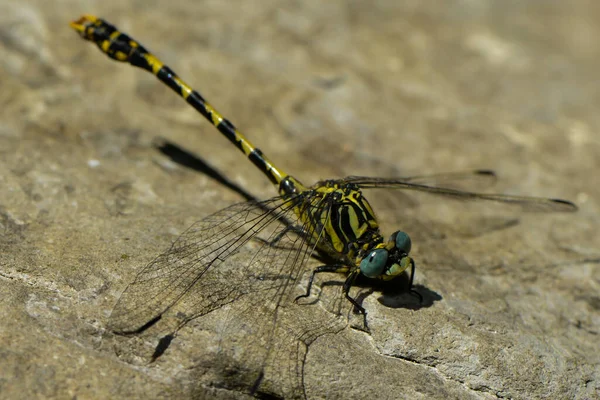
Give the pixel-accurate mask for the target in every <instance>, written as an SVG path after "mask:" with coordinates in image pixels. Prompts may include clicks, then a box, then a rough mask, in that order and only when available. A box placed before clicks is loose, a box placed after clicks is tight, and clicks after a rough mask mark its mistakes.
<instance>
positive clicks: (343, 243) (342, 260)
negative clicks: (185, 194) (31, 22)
mask: <svg viewBox="0 0 600 400" xmlns="http://www.w3.org/2000/svg"><path fill="white" fill-rule="evenodd" d="M70 26H71V27H72V28H73V29H74V30H75V31H76V32H77V33H79V35H80V36H81V37H82V38H83V39H85V40H87V41H90V42H92V43H95V44H96V45H97V47H98V48H99V49H100V50H101V51H102V53H104V54H105V55H107V56H108V57H110V58H111V59H113V60H116V61H119V62H124V63H129V64H131V65H132V66H135V67H138V68H141V69H144V70H146V71H148V72H150V73H152V74H153V75H155V76H156V77H157V78H158V79H159V80H160V81H161V82H163V83H164V84H165V85H167V86H168V87H169V88H171V89H172V90H173V91H174V92H175V93H177V94H178V95H179V96H181V97H182V98H183V99H184V100H185V101H186V102H187V103H188V104H189V105H191V106H192V107H193V108H194V109H195V110H196V111H198V112H199V113H200V114H201V115H203V116H204V117H205V118H206V119H207V120H208V121H209V122H210V123H211V124H212V125H214V126H215V127H216V128H217V130H218V131H219V132H221V134H222V135H223V136H225V137H226V138H227V139H228V140H229V141H230V142H231V143H232V144H233V145H234V146H235V147H237V148H238V149H239V150H240V151H241V152H242V153H243V154H244V155H245V156H246V157H247V158H248V159H249V160H250V161H251V162H252V164H254V165H255V166H256V167H257V168H258V169H259V170H260V171H261V172H262V173H263V174H264V175H265V176H266V177H267V179H269V180H270V182H271V183H272V184H273V185H274V186H275V188H276V189H277V191H278V195H277V196H276V197H273V198H271V199H268V200H265V201H247V202H243V203H239V204H235V205H232V206H230V207H228V208H225V209H223V210H221V211H218V212H216V213H215V214H212V215H209V216H207V217H205V218H204V219H202V220H200V221H198V222H196V223H195V224H194V225H192V226H191V227H190V228H188V229H187V230H186V231H185V232H184V233H182V234H181V235H180V236H179V238H177V239H176V241H175V242H174V243H173V244H172V245H171V246H170V247H169V248H168V249H167V250H166V251H165V252H163V253H162V254H160V255H159V256H158V257H156V258H155V259H154V260H153V261H151V262H150V263H149V264H148V265H146V266H145V267H144V268H142V269H141V270H140V271H139V272H138V274H137V276H136V278H135V280H134V281H133V282H131V283H130V284H129V285H128V286H127V288H126V289H125V291H124V292H123V294H122V295H121V296H120V298H119V300H118V302H117V304H116V305H115V307H114V309H113V311H112V314H111V316H110V318H109V322H108V329H109V330H110V331H112V332H113V333H115V334H117V335H138V334H142V333H143V332H145V331H147V330H149V329H151V327H153V326H154V325H155V324H157V323H159V322H164V321H163V320H165V321H166V320H167V319H168V317H170V316H171V317H172V316H175V317H174V318H172V319H173V321H172V322H169V323H166V324H165V328H163V329H164V331H165V332H170V334H171V335H167V336H166V337H172V334H174V333H175V332H177V331H178V330H179V329H181V328H182V327H183V326H184V325H186V324H187V323H189V322H190V321H191V320H194V319H196V318H198V317H201V316H204V315H207V314H210V313H212V312H214V311H216V310H218V309H221V308H222V307H225V306H227V305H229V304H233V303H236V302H242V303H243V304H244V306H243V307H242V309H243V310H244V311H245V312H247V313H250V314H251V315H252V316H253V318H254V319H255V320H256V321H258V323H260V324H261V328H260V329H259V330H258V331H259V334H260V335H263V336H265V337H264V338H263V340H265V342H264V343H266V346H265V351H264V353H263V359H264V361H263V363H262V364H261V365H262V367H261V368H262V369H261V371H260V372H259V373H258V374H257V375H258V376H257V377H256V379H255V380H254V383H253V384H252V385H251V388H249V391H250V392H251V393H256V391H257V390H258V388H259V387H260V386H261V385H262V384H263V380H264V379H265V376H264V370H265V368H267V367H266V366H267V364H268V361H267V359H269V357H271V355H272V354H274V353H276V350H275V349H276V346H275V345H274V344H273V343H274V340H275V339H274V338H275V336H276V332H277V329H278V324H279V323H280V320H282V318H280V315H283V314H285V313H287V312H288V311H289V310H292V309H298V307H295V305H298V304H299V303H301V302H302V299H307V298H309V299H310V298H311V291H312V289H313V284H314V282H315V277H316V276H317V275H319V274H324V273H335V274H343V275H344V276H345V279H344V280H343V284H342V285H341V289H340V290H339V294H338V296H339V298H340V299H345V300H344V301H348V302H349V304H350V305H351V306H352V307H353V309H354V311H355V313H357V314H361V315H363V316H364V317H365V318H364V321H365V326H366V310H365V309H364V307H363V306H362V305H361V304H360V303H359V301H357V300H356V299H355V298H354V297H352V296H351V295H350V289H351V287H352V286H353V284H355V282H356V280H357V278H359V277H360V276H362V277H366V278H368V279H371V280H373V281H383V282H393V281H395V280H397V279H398V278H399V277H400V276H406V275H408V292H409V293H412V294H414V295H415V296H416V297H417V298H418V299H419V301H422V297H421V295H420V294H419V292H418V291H416V290H415V289H414V288H413V282H414V277H415V265H416V263H415V260H414V259H413V257H412V256H411V255H410V253H411V247H412V242H411V238H410V236H409V235H408V233H406V232H404V231H401V230H397V231H395V232H394V233H392V234H391V235H390V236H389V237H387V238H386V237H385V236H384V235H383V234H382V233H381V232H380V229H379V222H378V220H377V217H376V214H375V212H374V211H373V208H372V207H371V204H370V203H369V201H368V200H367V198H366V197H365V195H364V194H363V191H364V190H368V189H375V188H383V189H395V190H398V189H399V190H408V191H417V192H425V193H430V194H433V195H438V196H442V197H446V198H454V199H462V200H484V201H491V202H498V203H506V204H511V205H516V206H520V207H523V208H525V209H528V210H533V211H544V212H573V211H576V210H577V207H576V205H575V204H573V203H571V202H569V201H566V200H560V199H552V198H538V197H527V196H513V195H505V194H493V193H492V194H490V193H480V192H471V191H464V190H460V189H457V188H453V184H454V183H456V182H461V181H465V180H467V181H468V180H471V179H477V178H484V179H486V178H494V177H495V174H494V172H493V171H490V170H474V171H468V172H457V173H442V174H437V175H427V176H421V175H420V176H411V177H401V178H379V177H363V176H349V177H346V178H342V179H329V180H323V181H319V182H317V183H315V184H314V185H312V186H305V185H304V184H303V183H302V182H300V180H298V179H296V178H294V177H293V176H292V175H289V174H287V173H285V172H284V171H283V170H282V169H281V168H279V167H278V166H276V165H275V164H274V163H273V162H272V161H271V160H270V159H269V158H267V156H266V155H265V154H264V153H263V152H262V151H261V150H260V149H259V148H257V147H255V146H254V145H253V144H252V143H251V142H250V141H249V140H248V138H246V136H244V135H243V134H242V133H241V132H240V131H239V130H238V129H237V128H236V127H235V126H234V125H233V123H231V122H230V121H229V120H228V119H226V118H224V117H223V116H222V115H221V114H220V113H219V112H218V111H217V110H216V109H215V108H214V107H213V106H212V105H211V104H210V103H208V102H207V101H206V100H205V98H204V97H203V96H202V95H201V94H200V93H199V92H198V91H196V90H194V89H192V87H191V86H189V85H188V84H187V83H185V82H184V81H183V80H182V79H181V78H180V77H179V76H178V75H177V74H176V73H175V72H174V71H173V70H172V69H171V68H169V67H168V66H167V65H165V64H164V63H163V62H162V61H161V60H160V59H159V58H158V57H156V56H155V55H154V54H152V53H151V52H149V51H148V50H147V49H146V48H145V47H144V46H142V45H141V44H140V43H139V42H138V41H136V40H135V39H133V38H131V37H130V36H128V35H127V34H125V33H123V32H121V31H120V30H119V29H117V28H116V27H115V26H113V25H111V24H110V23H109V22H107V21H105V20H103V19H101V18H98V17H95V16H93V15H83V16H82V17H81V18H80V19H78V20H76V21H73V22H71V24H70ZM247 248H249V249H250V250H247V251H246V252H244V249H247ZM240 254H242V256H243V257H247V259H239V257H240ZM243 257H242V258H243ZM314 257H317V258H318V259H321V260H324V263H323V265H320V266H318V267H316V268H312V269H310V268H309V262H308V260H309V259H311V258H314ZM233 259H236V261H235V262H231V260H233ZM303 279H304V281H303ZM306 279H307V280H306ZM305 281H306V282H307V283H305V284H304V285H303V284H302V283H303V282H305ZM298 287H305V289H302V290H301V291H300V294H298V290H297V288H298ZM294 307H295V308H294ZM299 320H300V323H299V324H298V325H294V327H295V328H294V329H295V330H292V331H295V332H296V334H295V340H297V341H300V342H302V343H303V344H304V349H303V350H302V351H301V355H300V356H299V357H298V360H299V361H297V363H296V370H297V372H298V374H299V375H301V374H302V373H303V368H304V362H305V355H306V351H307V348H308V345H309V344H310V343H311V342H312V341H314V340H315V339H316V337H318V336H319V335H321V334H323V333H325V332H332V331H334V330H335V329H339V326H340V325H336V324H335V323H333V324H332V326H330V327H327V326H325V327H319V328H316V327H315V326H314V325H312V326H311V321H310V317H309V316H306V315H304V314H303V316H301V317H299ZM302 324H306V325H309V326H311V327H310V328H306V329H304V328H303V327H302V326H301V325H302ZM333 325H335V326H337V327H338V328H333ZM262 326H264V327H262ZM341 326H343V324H342V325H341ZM288 331H289V330H288ZM298 380H299V382H298V383H297V384H295V385H292V386H293V388H292V389H290V390H291V391H290V393H291V394H289V395H286V397H299V398H305V397H306V393H305V391H304V386H303V385H304V383H303V376H301V377H300V378H298Z"/></svg>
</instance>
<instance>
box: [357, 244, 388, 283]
mask: <svg viewBox="0 0 600 400" xmlns="http://www.w3.org/2000/svg"><path fill="white" fill-rule="evenodd" d="M387 259H388V251H387V250H386V249H375V250H373V251H372V252H370V253H369V255H367V256H366V257H365V258H363V260H362V261H361V262H360V272H361V273H362V274H363V275H364V276H366V277H368V278H376V277H378V276H379V275H381V274H383V271H384V270H385V264H386V263H387Z"/></svg>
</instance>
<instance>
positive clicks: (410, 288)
mask: <svg viewBox="0 0 600 400" xmlns="http://www.w3.org/2000/svg"><path fill="white" fill-rule="evenodd" d="M413 279H415V262H414V261H413V260H411V263H410V278H409V280H408V292H409V293H410V294H411V295H413V296H415V297H417V298H418V299H419V303H423V296H422V295H421V293H419V292H417V291H416V290H414V289H413Z"/></svg>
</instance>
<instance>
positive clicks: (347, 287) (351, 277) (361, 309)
mask: <svg viewBox="0 0 600 400" xmlns="http://www.w3.org/2000/svg"><path fill="white" fill-rule="evenodd" d="M358 271H359V270H356V271H355V272H353V273H351V274H350V275H348V277H347V278H346V280H345V281H344V286H343V289H342V290H343V291H344V296H345V297H346V299H347V300H348V301H349V302H350V303H352V305H354V307H356V309H357V310H358V312H359V313H361V314H362V315H364V316H365V317H366V315H367V312H366V311H365V309H364V307H363V306H361V305H360V304H358V302H357V301H356V299H354V298H353V297H352V296H350V288H351V287H352V284H353V283H354V280H355V279H356V277H357V276H358Z"/></svg>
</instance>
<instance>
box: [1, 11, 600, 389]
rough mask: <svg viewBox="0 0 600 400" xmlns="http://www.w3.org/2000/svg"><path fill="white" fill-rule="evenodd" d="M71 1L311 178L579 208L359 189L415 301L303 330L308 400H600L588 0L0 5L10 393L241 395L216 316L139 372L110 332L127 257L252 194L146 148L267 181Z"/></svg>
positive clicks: (235, 176)
mask: <svg viewBox="0 0 600 400" xmlns="http://www.w3.org/2000/svg"><path fill="white" fill-rule="evenodd" d="M82 13H93V14H97V15H99V16H103V17H105V18H107V19H108V20H109V21H111V22H113V23H114V24H116V25H117V26H119V27H120V28H121V29H123V30H124V31H125V32H128V33H130V34H131V35H132V36H134V37H135V38H137V39H138V40H140V41H141V42H142V43H143V44H144V45H146V46H147V47H148V48H149V49H151V50H152V51H153V52H155V53H156V54H157V55H159V56H160V57H161V58H162V59H163V60H164V61H165V62H167V63H168V64H169V65H170V66H171V67H172V68H173V69H174V70H176V71H177V72H178V73H179V74H180V75H181V76H183V77H184V79H186V80H187V81H188V82H189V83H190V84H192V85H193V86H194V87H196V88H197V89H199V90H200V91H201V92H202V93H203V95H204V96H205V97H206V98H207V99H209V100H210V101H211V102H212V103H213V104H214V105H215V106H216V107H217V108H218V109H219V110H220V111H221V112H222V113H223V114H224V115H226V116H228V117H229V118H230V119H231V120H232V121H233V122H234V123H235V124H236V125H237V126H238V127H239V128H240V129H241V131H242V132H244V133H245V134H247V135H248V136H249V137H250V138H251V140H252V141H253V142H254V143H256V144H257V145H259V146H260V147H261V149H262V150H263V151H264V152H265V153H266V154H268V155H270V157H271V158H272V160H273V161H274V162H275V163H277V165H281V167H282V168H283V169H284V170H285V171H289V172H290V173H292V174H293V175H294V176H296V177H298V178H299V179H301V180H303V181H304V182H306V183H312V182H314V181H317V180H319V179H322V178H333V177H341V176H345V175H352V174H354V175H374V176H407V175H413V174H424V173H433V172H445V171H456V170H468V169H474V168H491V169H494V170H496V171H497V172H498V173H499V174H500V176H501V177H502V179H501V180H500V181H499V182H498V184H497V185H496V186H495V187H493V188H488V189H493V190H494V191H499V192H502V193H516V194H529V195H537V196H550V197H562V198H567V199H570V200H572V201H574V202H576V203H577V204H578V205H579V206H580V210H579V212H578V213H576V214H568V215H567V214H562V215H558V214H557V215H551V214H535V213H523V212H521V210H514V209H510V208H508V207H497V206H494V205H490V204H465V203H458V204H456V203H455V202H452V201H448V200H446V199H439V198H432V197H431V196H424V195H414V196H413V195H412V194H411V196H408V195H406V194H403V193H395V192H394V193H389V192H381V191H374V192H373V193H369V199H370V200H371V201H372V203H373V204H374V206H375V207H376V210H377V212H378V215H379V217H380V219H381V221H382V225H383V228H384V230H386V232H391V231H392V230H393V229H397V227H400V228H402V229H403V230H405V231H407V232H409V233H410V234H411V235H412V237H413V242H414V249H413V256H414V257H415V259H416V261H417V265H418V270H417V276H416V283H417V289H418V290H419V291H420V292H421V293H422V294H423V295H424V297H425V302H424V303H423V306H421V307H418V308H416V309H415V307H414V301H413V300H411V299H410V298H408V297H407V296H406V295H402V294H386V293H381V292H378V291H375V292H374V293H372V294H370V295H365V296H364V303H363V304H364V307H365V308H366V309H367V312H368V319H369V324H370V329H371V334H370V335H369V334H366V333H365V332H362V331H359V330H356V329H352V328H351V327H348V328H346V329H344V330H343V331H342V332H340V333H339V334H335V335H326V336H323V337H320V338H319V339H318V340H317V341H315V342H314V343H313V344H312V345H311V346H310V348H309V352H308V355H307V363H306V367H305V374H304V375H305V376H304V380H305V389H306V394H307V396H308V398H311V399H312V398H323V397H327V398H342V397H343V398H365V397H377V398H384V399H386V398H390V399H396V398H413V399H414V398H428V399H430V398H438V399H441V398H473V399H488V398H522V399H529V398H574V399H593V398H599V397H600V395H599V390H600V367H599V365H600V351H599V346H598V341H599V333H600V293H599V287H600V272H599V268H600V266H599V264H600V246H599V245H600V239H599V236H598V233H597V231H598V227H599V226H600V224H599V222H600V217H599V215H600V214H599V211H600V185H598V184H597V183H598V176H597V171H598V170H599V169H600V136H599V133H598V130H599V129H600V117H599V115H600V114H599V113H598V107H599V106H600V103H599V98H600V97H599V93H600V79H599V78H600V75H599V73H598V71H600V49H599V48H598V46H597V38H598V37H600V27H599V25H598V23H597V21H598V20H599V19H600V5H598V4H597V3H596V2H592V1H586V0H576V1H572V2H558V1H552V2H551V1H546V2H539V1H533V0H529V1H479V2H473V1H464V0H463V1H459V0H457V1H447V2H444V3H443V4H442V3H441V2H420V1H402V2H400V1H397V0H381V1H375V2H372V1H363V2H345V1H328V2H323V1H318V0H306V1H302V2H295V1H280V2H276V1H261V2H247V1H228V2H219V1H205V2H195V3H193V2H189V1H180V0H172V1H170V2H163V3H161V2H141V1H132V2H117V1H113V0H110V1H102V2H100V1H74V0H71V1H62V2H47V1H39V0H38V1H34V0H26V1H21V2H16V1H11V0H8V1H4V2H2V4H0V47H1V49H2V50H1V54H2V57H1V60H0V69H1V72H2V73H1V74H0V83H1V87H2V91H1V92H0V103H1V107H0V113H1V114H2V118H1V120H0V291H1V293H0V320H1V321H2V323H1V324H0V360H1V362H0V369H1V371H2V373H1V374H0V375H1V377H0V394H1V396H0V397H2V398H82V399H83V398H90V399H91V398H98V399H100V398H185V397H189V398H192V397H195V398H203V397H212V396H214V397H217V398H244V397H245V396H246V395H245V394H243V391H244V387H243V382H244V376H243V374H242V373H239V372H240V371H239V370H235V369H231V368H229V367H228V366H227V365H221V364H223V363H226V361H224V360H215V359H214V357H213V358H211V355H213V356H214V354H215V352H214V348H215V346H218V335H217V334H216V333H215V332H214V331H212V329H213V328H210V327H215V326H218V323H219V319H218V318H219V315H218V313H217V314H215V315H209V316H207V317H206V318H202V319H200V320H196V321H194V323H192V324H190V325H189V326H188V327H186V328H185V329H183V330H182V331H181V333H180V335H179V336H178V337H177V338H176V339H175V340H174V341H173V343H172V345H171V347H170V348H169V349H168V350H167V351H166V353H165V354H164V355H163V356H162V357H160V358H159V359H158V360H157V361H156V362H155V363H152V364H145V363H143V362H142V363H140V362H135V360H134V361H130V360H129V359H127V358H125V357H120V356H119V355H118V353H117V352H116V351H114V348H112V347H111V346H109V345H108V343H107V342H106V341H102V340H101V338H102V335H103V333H104V327H105V324H106V322H107V319H108V316H109V314H110V311H111V309H112V307H113V306H114V304H115V302H116V301H117V299H118V297H119V295H120V293H121V292H122V291H123V290H124V288H125V287H126V285H127V283H128V282H130V281H131V280H132V279H133V278H134V277H135V273H136V271H137V270H138V269H139V268H141V267H142V266H144V265H145V264H146V263H147V262H149V261H150V260H151V259H153V258H154V257H155V256H156V255H157V254H158V253H160V252H161V251H163V250H164V249H166V248H167V247H168V246H169V244H170V243H171V242H172V240H174V239H175V238H176V237H177V235H178V234H179V233H181V232H182V231H183V230H184V229H185V228H186V227H187V226H189V225H190V224H192V223H193V222H194V221H196V220H198V219H200V218H202V217H203V216H206V215H208V214H210V213H212V212H215V211H217V210H219V209H221V208H223V207H225V206H227V205H230V204H233V203H235V202H238V201H241V200H242V198H241V197H240V196H239V195H237V194H236V193H234V192H232V191H230V190H228V189H227V188H224V187H223V186H222V185H220V184H218V183H216V182H215V181H213V180H211V179H209V178H208V177H207V176H205V175H201V174H198V173H195V172H192V171H190V170H187V169H184V168H182V167H181V166H179V165H177V164H174V163H173V162H171V161H168V159H167V158H166V157H165V156H163V155H162V154H160V153H159V152H158V151H157V150H156V149H155V147H154V146H153V142H154V141H155V140H156V138H159V137H163V138H167V139H168V140H169V141H171V142H174V143H177V144H178V145H180V146H182V147H184V148H185V149H187V150H189V151H192V152H194V153H196V154H198V155H199V156H200V157H202V158H203V159H204V160H206V161H207V162H208V163H210V164H211V165H213V166H215V167H216V168H218V169H219V170H220V171H222V172H223V173H224V174H225V175H226V176H228V177H229V178H230V179H231V180H233V181H235V182H236V183H238V184H240V185H242V186H244V187H245V188H247V190H249V191H250V192H251V193H253V194H254V195H256V196H258V197H260V198H268V197H270V196H273V195H274V194H275V191H274V190H273V188H271V187H270V185H269V182H268V181H267V180H266V179H264V177H262V176H261V174H260V172H258V171H255V170H254V169H252V167H251V166H250V164H249V163H248V162H247V161H246V160H245V159H244V158H243V157H242V156H241V155H240V154H238V152H237V151H236V150H235V149H234V148H233V147H232V146H231V145H230V144H229V143H227V141H226V140H225V139H223V138H222V137H221V136H220V135H219V134H218V132H216V131H215V130H214V129H213V128H212V127H211V126H210V125H209V124H208V123H207V122H206V121H204V120H203V119H202V118H201V117H200V116H198V115H197V114H195V113H194V111H193V110H191V109H189V107H186V105H185V104H184V103H183V102H182V101H181V99H179V98H178V97H177V96H175V95H174V94H173V93H170V92H169V91H168V89H166V88H165V87H164V86H162V85H161V84H160V83H159V82H157V81H156V80H155V79H154V78H153V77H152V76H151V75H150V74H147V73H144V72H142V71H139V70H135V69H133V68H131V67H129V66H127V65H123V64H117V63H114V62H111V61H109V60H108V59H107V58H106V57H105V56H103V55H102V54H100V52H99V51H98V50H97V49H96V48H94V47H93V46H92V45H90V44H89V43H86V42H84V41H82V40H81V39H79V38H78V37H77V35H76V34H75V33H73V32H72V31H71V30H70V28H69V27H68V22H69V21H70V20H72V19H75V18H78V17H79V15H80V14H82ZM333 278H334V277H332V279H333ZM366 290H367V289H366V288H357V289H356V291H361V293H362V292H365V291H366ZM356 291H354V293H356ZM411 304H412V306H411ZM311 307H313V308H314V307H320V306H319V305H318V304H315V305H313V306H308V308H307V307H304V308H305V309H306V310H309V311H306V312H311V311H310V310H311ZM322 311H323V310H321V309H319V312H321V314H322V313H323V312H322ZM151 339H152V338H151ZM156 339H157V338H153V340H154V342H152V343H151V344H155V341H156ZM146 344H148V343H146ZM125 345H127V343H125ZM248 346H251V344H248ZM138 361H139V360H138ZM251 364H252V362H251V360H248V365H251ZM242 366H243V365H242ZM238 373H239V374H238ZM282 373H283V372H282ZM227 374H229V375H227ZM273 380H274V382H273V388H274V389H273V390H274V391H275V392H277V390H278V389H277V388H278V386H277V385H278V384H280V385H281V386H280V387H285V382H283V383H278V381H277V377H275V378H273ZM236 383H239V385H236Z"/></svg>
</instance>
